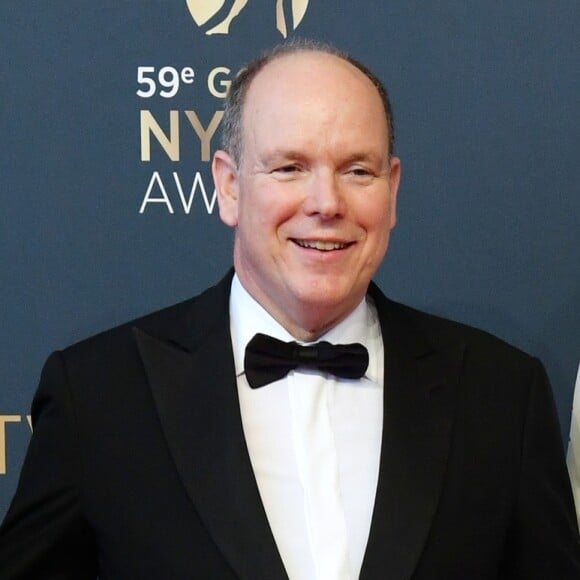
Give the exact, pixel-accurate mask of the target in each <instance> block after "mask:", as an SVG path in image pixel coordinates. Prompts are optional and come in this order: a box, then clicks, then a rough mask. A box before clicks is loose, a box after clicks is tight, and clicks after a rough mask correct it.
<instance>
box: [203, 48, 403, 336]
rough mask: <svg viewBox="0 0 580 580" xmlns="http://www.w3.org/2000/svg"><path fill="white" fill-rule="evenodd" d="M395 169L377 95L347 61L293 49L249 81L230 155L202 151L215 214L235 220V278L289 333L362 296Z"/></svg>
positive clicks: (304, 330) (310, 330) (377, 256)
mask: <svg viewBox="0 0 580 580" xmlns="http://www.w3.org/2000/svg"><path fill="white" fill-rule="evenodd" d="M399 176H400V164H399V160H398V159H396V158H394V159H392V160H389V155H388V128H387V122H386V119H385V113H384V109H383V106H382V102H381V100H380V97H379V95H378V93H377V90H376V89H375V87H374V86H373V85H372V84H371V82H370V81H369V80H368V79H367V78H366V77H365V76H364V75H363V74H362V73H361V72H360V71H359V70H358V69H356V68H355V67H353V66H352V65H351V64H349V63H347V62H345V61H343V60H341V59H339V58H337V57H334V56H330V55H326V54H320V53H314V52H304V53H297V54H293V55H288V56H283V57H280V58H278V59H277V60H275V61H273V62H271V63H270V64H268V65H267V66H266V67H265V68H264V69H263V70H262V71H260V72H259V73H258V75H257V76H256V78H255V79H254V80H253V82H252V84H251V85H250V87H249V90H248V93H247V95H246V102H245V106H244V114H243V148H242V159H241V160H240V163H239V166H238V167H236V164H235V163H234V161H233V160H232V159H231V158H230V157H229V156H228V155H227V154H226V153H225V152H221V151H220V152H217V153H216V156H215V158H214V179H215V182H216V187H217V189H218V202H219V207H220V216H221V218H222V220H223V221H224V223H226V224H227V225H229V226H232V227H235V228H236V238H235V248H234V265H235V268H236V272H237V274H238V276H239V278H240V280H241V282H242V284H243V285H244V287H245V288H246V290H248V292H249V293H250V294H251V295H252V296H253V297H254V298H255V299H256V300H257V301H258V302H259V303H260V304H261V305H262V306H263V307H264V308H265V309H266V310H267V311H268V312H269V313H270V314H271V315H272V316H274V318H276V319H277V320H278V321H279V322H280V323H281V324H282V325H283V326H284V327H285V328H286V329H287V330H289V331H290V333H291V334H293V335H294V336H295V337H297V338H300V339H302V340H310V339H314V338H316V337H318V336H319V335H320V334H322V333H323V332H325V331H326V330H328V329H329V328H331V327H332V326H334V325H335V324H337V323H338V322H340V320H342V319H343V318H345V317H346V316H347V315H348V314H349V313H350V312H351V311H352V310H353V309H354V308H355V307H356V306H357V305H358V303H359V302H360V301H361V300H362V298H363V296H364V295H365V293H366V290H367V287H368V285H369V282H370V280H371V278H372V276H373V275H374V273H375V272H376V270H377V268H378V267H379V265H380V263H381V261H382V259H383V257H384V255H385V252H386V250H387V246H388V242H389V235H390V231H391V229H392V228H393V226H394V225H395V208H396V195H397V188H398V184H399Z"/></svg>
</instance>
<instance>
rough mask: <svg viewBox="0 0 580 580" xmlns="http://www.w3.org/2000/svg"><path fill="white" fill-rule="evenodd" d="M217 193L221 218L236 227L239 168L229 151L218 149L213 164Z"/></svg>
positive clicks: (228, 224) (225, 222)
mask: <svg viewBox="0 0 580 580" xmlns="http://www.w3.org/2000/svg"><path fill="white" fill-rule="evenodd" d="M211 170H212V174H213V181H214V184H215V189H216V193H217V201H218V206H219V209H220V218H221V220H222V222H224V224H226V225H227V226H230V227H231V228H235V227H236V226H237V225H238V197H239V184H238V168H237V166H236V162H235V161H234V160H233V159H232V157H231V156H230V155H229V153H226V152H225V151H221V150H218V151H216V152H215V153H214V156H213V162H212V165H211Z"/></svg>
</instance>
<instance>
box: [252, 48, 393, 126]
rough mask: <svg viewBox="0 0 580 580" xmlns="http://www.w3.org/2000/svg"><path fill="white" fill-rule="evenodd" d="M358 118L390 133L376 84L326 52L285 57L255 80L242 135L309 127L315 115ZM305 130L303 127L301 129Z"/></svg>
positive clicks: (270, 65)
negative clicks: (294, 125)
mask: <svg viewBox="0 0 580 580" xmlns="http://www.w3.org/2000/svg"><path fill="white" fill-rule="evenodd" d="M314 111H316V113H317V114H318V116H320V115H319V113H321V112H327V113H328V116H329V117H332V116H333V115H334V116H335V118H339V119H340V118H342V119H345V121H346V119H347V118H349V117H353V118H354V117H356V118H357V120H359V121H361V122H364V121H365V120H366V121H367V122H368V123H369V124H372V125H373V126H374V127H375V128H377V127H378V128H379V129H380V130H381V131H382V130H384V132H385V134H387V133H388V128H387V120H386V115H385V110H384V106H383V102H382V100H381V97H380V95H379V92H378V90H377V88H376V87H375V86H374V84H373V83H372V82H371V80H370V79H369V78H368V77H367V76H366V75H365V74H364V73H363V72H362V71H360V70H359V69H358V68H356V67H355V66H354V65H352V64H351V63H349V62H348V61H346V60H344V59H342V58H340V57H338V56H335V55H331V54H326V53H323V52H310V51H303V52H297V53H293V54H289V55H282V56H280V57H278V58H276V59H275V60H273V61H272V62H270V63H268V64H267V65H266V66H265V67H264V68H263V69H262V70H261V71H260V72H258V73H257V74H256V76H255V78H254V79H253V80H252V82H251V84H250V86H249V88H248V91H247V94H246V98H245V102H244V107H243V117H242V118H243V130H244V134H247V133H248V132H255V131H259V130H260V127H262V126H264V125H266V126H268V129H269V130H270V129H274V130H275V127H274V128H273V127H272V126H271V125H272V123H275V124H276V126H277V127H279V125H280V123H286V124H287V123H289V122H291V119H293V120H294V121H296V122H300V123H303V122H306V120H307V119H308V118H309V117H311V116H312V115H313V112H314ZM302 129H304V127H302Z"/></svg>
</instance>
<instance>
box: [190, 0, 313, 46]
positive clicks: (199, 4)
mask: <svg viewBox="0 0 580 580" xmlns="http://www.w3.org/2000/svg"><path fill="white" fill-rule="evenodd" d="M250 1H251V0H187V7H188V8H189V12H190V14H191V17H192V18H193V20H194V22H195V23H196V24H197V25H198V26H199V27H200V28H201V29H202V30H204V29H205V33H206V34H207V35H211V34H229V33H230V26H231V24H232V22H233V21H234V20H235V18H236V17H237V16H238V15H239V14H240V12H242V10H244V9H245V8H246V7H247V5H248V3H249V2H250ZM274 2H275V6H274V7H273V8H274V12H275V15H276V28H277V29H278V31H279V32H280V34H281V35H282V36H283V37H284V38H286V37H287V36H288V32H292V31H294V30H296V29H297V28H298V26H299V25H300V22H302V19H303V18H304V14H306V10H307V8H308V2H309V0H272V3H274ZM214 22H215V23H214ZM206 25H207V27H206Z"/></svg>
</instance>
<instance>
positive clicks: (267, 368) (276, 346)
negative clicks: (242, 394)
mask: <svg viewBox="0 0 580 580" xmlns="http://www.w3.org/2000/svg"><path fill="white" fill-rule="evenodd" d="M368 365H369V353H368V352H367V349H366V348H365V347H364V346H363V345H362V344H359V343H353V344H330V343H329V342H324V341H323V342H317V343H316V344H313V345H310V346H301V345H299V344H298V343H297V342H282V341H281V340H277V339H276V338H272V337H271V336H267V335H265V334H256V335H255V336H254V338H252V340H250V342H248V345H247V346H246V357H245V359H244V368H245V371H246V379H247V380H248V384H249V385H250V387H252V388H253V389H255V388H257V387H262V386H264V385H267V384H268V383H273V382H274V381H277V380H279V379H281V378H283V377H285V376H286V375H287V374H288V373H289V372H290V371H291V370H294V369H295V368H296V367H307V368H310V369H318V370H320V371H322V372H324V373H330V374H333V375H335V376H337V377H340V378H343V379H360V378H361V377H362V376H363V375H364V374H365V371H366V370H367V367H368Z"/></svg>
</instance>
